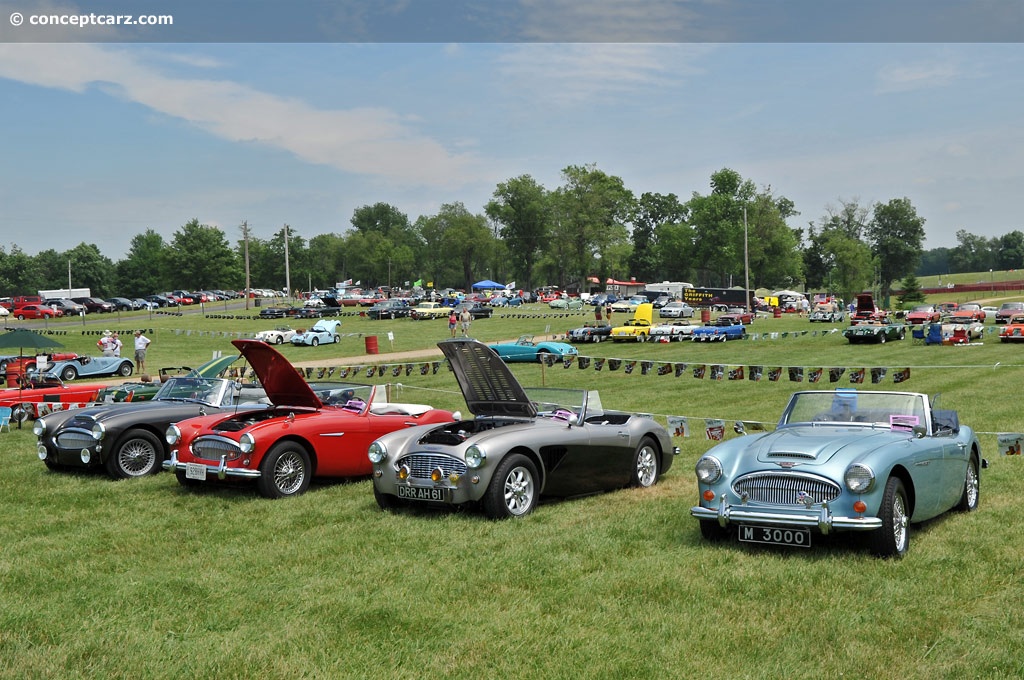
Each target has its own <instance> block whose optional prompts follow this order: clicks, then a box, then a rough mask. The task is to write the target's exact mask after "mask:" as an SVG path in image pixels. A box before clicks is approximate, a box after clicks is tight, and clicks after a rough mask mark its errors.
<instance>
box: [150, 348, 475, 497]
mask: <svg viewBox="0 0 1024 680" xmlns="http://www.w3.org/2000/svg"><path fill="white" fill-rule="evenodd" d="M231 344H233V345H234V346H235V347H237V348H238V349H239V350H240V351H241V353H242V355H243V356H244V357H245V359H246V360H247V361H248V362H249V364H250V365H251V366H252V368H253V370H254V371H255V372H256V376H257V377H258V378H259V381H260V383H261V384H262V385H263V388H264V389H265V390H266V393H267V398H268V399H269V401H270V402H271V404H272V405H273V406H272V407H271V408H268V409H265V410H258V411H252V410H250V411H242V412H235V413H227V414H225V413H219V414H215V415H208V416H199V417H197V418H191V419H188V420H183V421H180V422H178V423H176V424H173V425H171V426H170V427H169V428H168V429H167V442H168V443H169V444H170V445H171V458H170V460H168V461H165V462H164V464H163V466H164V469H167V470H173V471H174V472H175V474H176V475H177V477H178V482H179V483H180V484H182V485H183V486H192V485H198V484H202V483H203V482H206V481H218V480H234V481H245V480H251V481H254V482H255V483H256V488H257V489H258V490H259V492H260V494H262V495H263V496H266V497H267V498H282V497H286V496H295V495H298V494H301V493H303V492H304V491H306V489H307V488H309V483H310V481H311V479H312V478H313V477H337V478H344V477H364V476H367V475H369V474H370V472H371V471H372V466H371V464H370V461H369V459H368V458H367V457H366V451H367V449H368V448H369V446H370V443H371V442H373V441H374V440H375V439H377V438H378V437H381V436H382V435H385V434H387V433H389V432H394V431H395V430H401V429H403V428H406V427H413V426H415V425H426V424H433V423H449V422H453V421H455V420H457V419H458V418H459V416H457V415H455V414H453V413H452V412H450V411H441V410H437V409H433V408H431V407H430V406H426V405H422V404H398V403H388V402H387V400H386V395H385V391H384V389H383V388H381V389H378V388H377V387H376V386H374V385H356V384H352V383H330V384H328V383H322V384H316V385H311V384H310V383H307V382H306V381H305V380H303V378H302V377H301V376H300V375H299V373H298V372H297V371H296V370H295V367H294V366H292V365H291V364H290V363H289V362H288V360H287V359H285V358H284V357H283V356H282V355H281V354H280V353H278V351H277V350H275V349H274V348H273V347H271V346H270V345H267V344H265V343H262V342H259V341H256V340H233V341H232V343H231Z"/></svg>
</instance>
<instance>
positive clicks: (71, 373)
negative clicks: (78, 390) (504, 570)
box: [60, 366, 78, 382]
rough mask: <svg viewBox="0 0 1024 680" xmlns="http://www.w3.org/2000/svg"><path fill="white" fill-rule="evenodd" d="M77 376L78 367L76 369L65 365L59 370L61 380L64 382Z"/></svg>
mask: <svg viewBox="0 0 1024 680" xmlns="http://www.w3.org/2000/svg"><path fill="white" fill-rule="evenodd" d="M77 377H78V369H76V368H75V367H74V366H65V367H64V368H63V369H62V370H61V372H60V379H61V380H63V381H64V382H68V381H69V380H74V379H75V378H77Z"/></svg>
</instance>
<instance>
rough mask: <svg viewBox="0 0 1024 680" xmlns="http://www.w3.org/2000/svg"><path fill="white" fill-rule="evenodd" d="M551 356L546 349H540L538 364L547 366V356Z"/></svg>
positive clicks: (538, 351)
mask: <svg viewBox="0 0 1024 680" xmlns="http://www.w3.org/2000/svg"><path fill="white" fill-rule="evenodd" d="M549 354H551V352H549V351H547V350H546V349H539V350H537V363H539V364H546V363H547V356H548V355H549Z"/></svg>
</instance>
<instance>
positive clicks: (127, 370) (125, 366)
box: [117, 361, 132, 378]
mask: <svg viewBox="0 0 1024 680" xmlns="http://www.w3.org/2000/svg"><path fill="white" fill-rule="evenodd" d="M117 372H118V373H120V374H121V377H124V378H127V377H128V376H130V375H131V374H132V365H131V364H130V363H128V362H127V361H125V362H124V363H122V364H121V365H120V366H118V367H117Z"/></svg>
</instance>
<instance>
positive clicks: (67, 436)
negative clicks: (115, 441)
mask: <svg viewBox="0 0 1024 680" xmlns="http://www.w3.org/2000/svg"><path fill="white" fill-rule="evenodd" d="M55 439H56V441H57V446H58V447H60V448H62V449H68V450H75V451H77V450H79V449H89V448H92V447H93V446H95V445H96V440H95V439H94V438H93V436H92V435H91V434H89V433H88V432H74V431H71V432H67V431H65V432H61V433H60V434H58V435H57V436H56V438H55Z"/></svg>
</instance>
